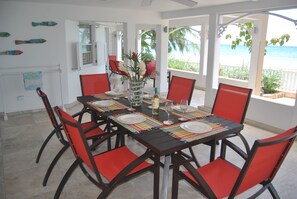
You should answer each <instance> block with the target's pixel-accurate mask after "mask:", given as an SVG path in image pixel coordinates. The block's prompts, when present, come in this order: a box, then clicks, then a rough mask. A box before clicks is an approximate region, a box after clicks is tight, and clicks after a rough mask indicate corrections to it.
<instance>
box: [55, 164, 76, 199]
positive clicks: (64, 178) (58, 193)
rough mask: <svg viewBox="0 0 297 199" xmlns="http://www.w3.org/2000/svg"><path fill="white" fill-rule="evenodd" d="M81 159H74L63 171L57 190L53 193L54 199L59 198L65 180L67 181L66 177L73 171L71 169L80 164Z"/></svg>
mask: <svg viewBox="0 0 297 199" xmlns="http://www.w3.org/2000/svg"><path fill="white" fill-rule="evenodd" d="M80 162H81V161H79V160H75V161H74V162H73V163H72V165H71V166H70V167H69V169H68V170H67V172H66V173H65V175H64V177H63V178H62V180H61V182H60V184H59V186H58V188H57V191H56V193H55V196H54V199H59V198H60V195H61V193H62V191H63V188H64V186H65V184H66V182H67V181H68V179H69V178H70V176H71V174H72V173H73V171H74V170H75V169H76V167H77V166H78V165H79V164H80Z"/></svg>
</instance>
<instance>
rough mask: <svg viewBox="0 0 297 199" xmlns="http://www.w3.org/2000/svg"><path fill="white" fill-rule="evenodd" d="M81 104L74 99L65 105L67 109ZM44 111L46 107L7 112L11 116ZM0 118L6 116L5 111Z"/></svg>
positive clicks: (0, 114)
mask: <svg viewBox="0 0 297 199" xmlns="http://www.w3.org/2000/svg"><path fill="white" fill-rule="evenodd" d="M78 104H80V103H79V102H78V101H74V102H72V103H70V104H65V105H64V107H65V108H66V109H68V108H72V107H74V106H76V105H78ZM42 111H45V108H39V109H32V110H26V111H16V112H10V113H7V117H8V118H9V117H11V116H15V115H21V114H29V113H37V112H42ZM0 118H4V113H3V112H1V113H0Z"/></svg>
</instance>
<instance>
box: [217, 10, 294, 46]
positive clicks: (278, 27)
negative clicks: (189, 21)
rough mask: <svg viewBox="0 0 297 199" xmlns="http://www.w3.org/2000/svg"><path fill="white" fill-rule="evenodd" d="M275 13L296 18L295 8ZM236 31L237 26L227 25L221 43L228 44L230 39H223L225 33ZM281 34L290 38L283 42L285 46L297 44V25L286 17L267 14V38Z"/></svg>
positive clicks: (277, 36)
mask: <svg viewBox="0 0 297 199" xmlns="http://www.w3.org/2000/svg"><path fill="white" fill-rule="evenodd" d="M275 13H277V14H281V15H284V16H286V17H290V18H292V19H294V20H297V9H291V10H282V11H277V12H275ZM232 32H238V28H237V27H236V26H233V25H230V26H228V27H227V30H226V31H225V32H224V35H223V36H222V37H221V43H222V44H230V43H231V40H230V39H229V40H225V39H224V38H225V34H226V33H232ZM283 34H289V35H290V40H289V42H287V43H285V46H297V26H295V25H294V23H293V22H291V21H288V20H286V19H283V18H280V17H277V16H274V15H269V19H268V30H267V36H266V38H267V40H270V39H271V38H279V37H280V36H282V35H283Z"/></svg>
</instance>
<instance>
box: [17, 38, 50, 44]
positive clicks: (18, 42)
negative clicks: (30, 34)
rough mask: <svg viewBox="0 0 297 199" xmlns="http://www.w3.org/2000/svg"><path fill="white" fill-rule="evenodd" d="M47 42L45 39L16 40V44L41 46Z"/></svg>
mask: <svg viewBox="0 0 297 199" xmlns="http://www.w3.org/2000/svg"><path fill="white" fill-rule="evenodd" d="M44 42H46V40H45V39H30V40H15V44H16V45H19V44H41V43H44Z"/></svg>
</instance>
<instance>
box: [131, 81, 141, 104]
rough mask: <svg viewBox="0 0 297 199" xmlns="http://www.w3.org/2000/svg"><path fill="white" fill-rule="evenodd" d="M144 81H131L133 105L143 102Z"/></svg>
mask: <svg viewBox="0 0 297 199" xmlns="http://www.w3.org/2000/svg"><path fill="white" fill-rule="evenodd" d="M143 84H144V83H143V81H132V80H130V81H129V95H130V99H131V104H132V106H133V107H139V106H141V104H142V97H143V94H142V89H143Z"/></svg>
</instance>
